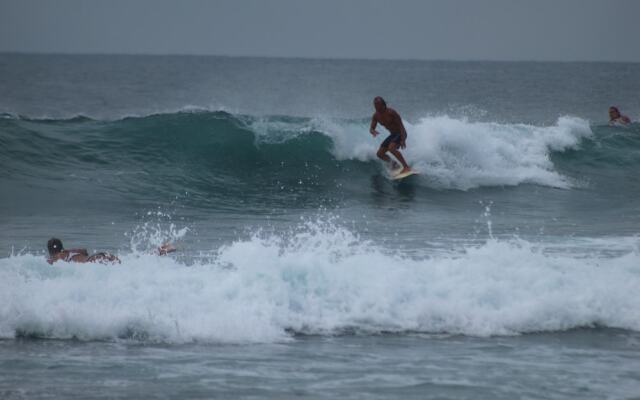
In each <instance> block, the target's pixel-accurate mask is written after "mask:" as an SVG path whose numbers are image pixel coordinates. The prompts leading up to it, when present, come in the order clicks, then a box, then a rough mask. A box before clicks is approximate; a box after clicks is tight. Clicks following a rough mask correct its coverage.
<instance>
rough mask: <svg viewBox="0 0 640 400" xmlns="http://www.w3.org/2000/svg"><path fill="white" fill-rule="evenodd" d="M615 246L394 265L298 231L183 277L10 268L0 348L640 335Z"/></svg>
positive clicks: (382, 252) (149, 264)
mask: <svg viewBox="0 0 640 400" xmlns="http://www.w3.org/2000/svg"><path fill="white" fill-rule="evenodd" d="M602 240H606V239H602ZM613 242H615V243H619V241H617V240H614V239H612V243H613ZM627 242H628V243H632V245H630V246H629V247H628V248H627V250H626V251H624V252H622V253H619V254H617V255H615V256H610V255H609V256H606V255H597V254H589V253H585V254H582V255H577V254H576V246H577V245H578V243H575V242H574V243H573V244H572V248H571V251H569V252H567V253H563V252H562V251H560V249H559V248H558V246H557V245H556V247H555V248H554V249H553V251H550V252H547V251H545V247H544V246H543V245H540V244H537V245H535V244H532V243H529V242H526V241H522V240H509V241H504V240H494V239H491V240H489V241H488V242H486V243H485V244H484V245H480V246H471V247H468V248H466V249H452V251H451V253H449V254H442V253H438V254H434V255H432V256H428V255H427V256H424V257H421V258H406V257H403V256H402V255H401V254H397V253H394V252H393V251H391V250H389V249H383V248H380V247H378V246H376V245H375V244H373V243H371V242H367V241H363V240H361V239H359V238H358V237H357V236H356V235H354V234H352V233H351V232H350V231H348V230H346V229H344V228H340V227H336V226H334V225H331V224H311V225H309V226H306V227H304V228H302V229H300V230H299V232H298V233H297V234H294V235H291V236H289V237H280V236H271V237H262V238H260V237H257V236H255V237H253V238H251V239H247V240H240V241H237V242H235V243H232V244H230V245H227V246H224V247H222V248H219V249H217V251H215V254H216V255H215V256H213V257H212V258H211V259H210V260H208V261H207V262H203V263H202V264H198V265H194V266H185V265H184V264H181V263H180V262H178V261H176V259H174V258H171V257H159V256H154V255H148V254H128V255H126V254H125V255H121V258H122V264H120V265H114V266H104V265H97V264H91V265H82V264H66V263H58V264H56V265H54V266H49V265H48V264H47V263H46V262H45V261H44V259H43V258H42V257H41V256H35V255H19V256H12V257H9V258H2V259H0V336H1V337H5V338H11V337H14V336H15V335H18V334H23V335H36V336H44V337H51V338H71V337H76V338H80V339H83V340H96V339H98V340H100V339H107V340H114V339H118V338H128V339H131V338H133V339H139V340H148V341H161V342H169V343H182V342H192V341H205V342H271V341H280V340H287V338H288V337H289V336H288V333H287V332H289V331H291V330H293V331H298V332H306V333H313V334H334V333H340V332H344V331H345V330H350V331H351V330H355V331H357V332H361V333H376V332H381V331H392V332H406V331H420V332H449V333H460V334H467V335H480V336H483V335H511V334H518V333H525V332H536V331H553V330H565V329H570V328H574V327H582V326H592V325H596V324H598V325H603V326H607V327H616V328H625V329H632V330H640V297H638V296H637V295H636V294H637V293H638V291H639V289H640V254H639V252H638V240H637V238H635V239H634V238H630V239H629V240H628V241H627ZM461 250H462V251H461ZM619 250H620V249H619Z"/></svg>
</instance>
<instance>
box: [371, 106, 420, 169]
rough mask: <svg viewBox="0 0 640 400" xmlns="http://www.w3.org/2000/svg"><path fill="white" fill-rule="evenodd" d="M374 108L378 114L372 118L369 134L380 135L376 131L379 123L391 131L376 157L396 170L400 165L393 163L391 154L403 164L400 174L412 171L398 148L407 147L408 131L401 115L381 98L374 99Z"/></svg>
mask: <svg viewBox="0 0 640 400" xmlns="http://www.w3.org/2000/svg"><path fill="white" fill-rule="evenodd" d="M373 106H374V107H375V109H376V112H375V113H374V114H373V117H372V118H371V128H370V129H369V132H370V133H371V135H373V137H376V136H378V135H379V134H380V133H379V132H378V131H376V126H377V125H378V123H380V124H381V125H382V126H384V127H385V128H387V130H388V131H389V136H388V137H387V138H386V139H385V140H384V141H383V142H382V144H381V145H380V148H379V149H378V152H377V153H376V155H377V156H378V158H380V159H381V160H382V161H384V162H386V163H389V164H391V167H392V168H394V169H395V168H397V167H398V163H396V162H395V161H393V160H392V159H391V157H389V156H388V155H387V152H390V153H391V154H393V156H394V157H395V158H397V159H398V161H400V164H402V171H400V172H398V174H402V173H404V172H408V171H411V168H409V165H408V164H407V162H406V161H405V160H404V157H403V156H402V153H400V151H399V150H398V148H401V149H404V148H405V147H407V145H406V140H407V130H406V129H404V124H403V123H402V118H400V114H398V112H397V111H396V110H394V109H393V108H391V107H387V103H386V102H385V101H384V99H383V98H382V97H380V96H377V97H376V98H374V99H373Z"/></svg>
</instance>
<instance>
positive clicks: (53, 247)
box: [47, 238, 64, 256]
mask: <svg viewBox="0 0 640 400" xmlns="http://www.w3.org/2000/svg"><path fill="white" fill-rule="evenodd" d="M47 250H49V255H50V256H55V255H56V254H58V253H60V252H61V251H62V250H64V247H62V241H61V240H60V239H57V238H51V239H49V241H48V242H47Z"/></svg>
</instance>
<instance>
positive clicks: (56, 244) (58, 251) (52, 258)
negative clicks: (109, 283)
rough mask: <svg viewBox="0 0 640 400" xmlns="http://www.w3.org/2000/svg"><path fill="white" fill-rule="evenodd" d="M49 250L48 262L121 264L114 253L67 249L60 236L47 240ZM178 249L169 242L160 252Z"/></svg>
mask: <svg viewBox="0 0 640 400" xmlns="http://www.w3.org/2000/svg"><path fill="white" fill-rule="evenodd" d="M47 250H48V251H49V258H48V259H47V262H48V263H49V264H52V265H53V263H54V262H56V261H66V262H77V263H87V262H97V263H100V264H115V263H118V264H120V259H119V258H118V257H116V256H114V255H113V254H109V253H102V252H101V253H96V254H92V255H89V252H87V249H65V248H64V247H63V246H62V241H61V240H60V239H58V238H51V239H49V241H48V242H47ZM174 251H176V249H175V247H173V246H172V245H171V244H169V243H165V244H163V245H162V246H160V247H158V254H160V255H161V256H165V255H167V254H169V253H173V252H174Z"/></svg>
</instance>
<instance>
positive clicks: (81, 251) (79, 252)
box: [67, 249, 89, 257]
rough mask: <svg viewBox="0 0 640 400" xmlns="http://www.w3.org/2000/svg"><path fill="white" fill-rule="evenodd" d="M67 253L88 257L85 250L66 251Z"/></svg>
mask: <svg viewBox="0 0 640 400" xmlns="http://www.w3.org/2000/svg"><path fill="white" fill-rule="evenodd" d="M67 252H68V253H76V254H82V255H83V256H85V257H86V256H89V252H88V251H87V249H67Z"/></svg>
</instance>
